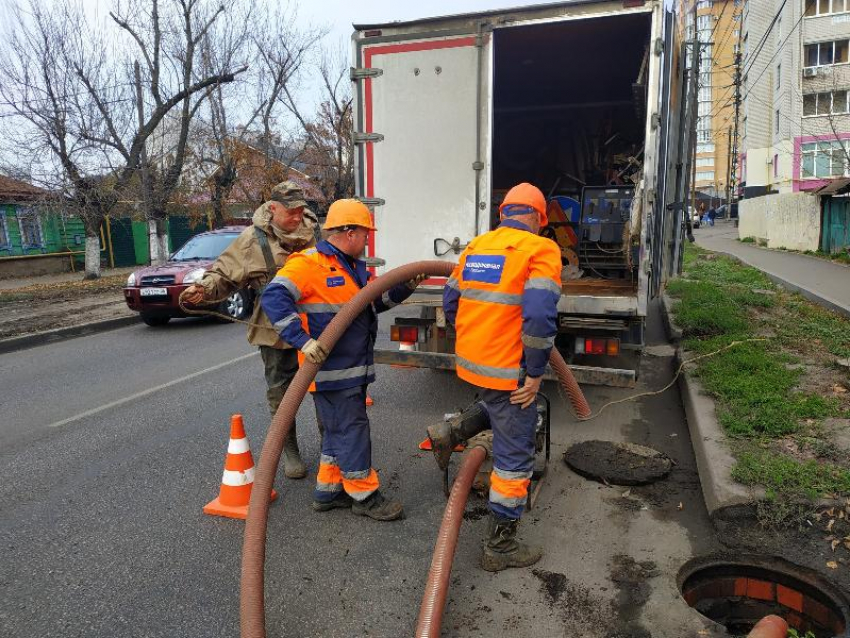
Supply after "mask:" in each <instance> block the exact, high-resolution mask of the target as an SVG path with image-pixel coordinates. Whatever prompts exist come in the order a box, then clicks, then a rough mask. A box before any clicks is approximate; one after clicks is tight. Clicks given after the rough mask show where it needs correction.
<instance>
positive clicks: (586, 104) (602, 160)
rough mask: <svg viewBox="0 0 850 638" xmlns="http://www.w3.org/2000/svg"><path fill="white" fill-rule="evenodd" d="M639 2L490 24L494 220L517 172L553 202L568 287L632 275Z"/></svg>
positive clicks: (643, 70) (610, 284)
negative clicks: (546, 19) (573, 16)
mask: <svg viewBox="0 0 850 638" xmlns="http://www.w3.org/2000/svg"><path fill="white" fill-rule="evenodd" d="M650 26H651V25H650V18H649V16H648V15H647V14H631V15H618V16H613V17H602V18H593V19H584V20H567V21H562V22H552V23H544V24H536V25H531V26H520V27H505V28H497V29H494V31H493V38H494V42H493V43H494V68H493V77H494V89H493V131H492V135H493V137H492V140H493V141H492V176H491V184H492V201H491V213H492V218H491V222H492V224H493V225H495V224H496V223H498V221H497V220H498V205H499V203H500V202H501V201H502V199H503V198H504V195H505V193H506V192H507V190H508V189H509V188H510V187H511V186H513V185H514V184H517V183H519V182H531V183H533V184H535V185H537V186H539V187H540V188H541V190H543V192H544V193H545V194H546V195H547V199H549V200H550V202H549V220H550V225H549V228H547V229H546V230H545V231H544V232H545V233H548V235H549V236H550V237H551V238H552V239H554V240H555V241H556V242H557V243H558V245H559V246H560V248H561V255H562V263H563V266H564V269H563V276H562V279H563V280H564V282H565V290H567V292H576V293H579V294H581V291H583V290H587V291H588V293H589V294H597V293H599V292H600V291H601V289H603V288H605V289H608V290H609V291H610V292H612V293H614V294H616V292H617V291H621V292H622V293H623V294H630V293H633V292H634V290H635V286H636V285H637V283H636V282H637V263H638V250H639V237H638V234H639V232H640V229H639V215H638V214H637V212H636V211H635V210H634V207H633V203H632V201H633V199H634V194H635V186H636V185H637V183H638V182H639V180H640V177H641V168H642V158H643V144H644V137H645V133H646V126H645V125H646V85H647V69H648V56H649V54H650V51H649V42H650Z"/></svg>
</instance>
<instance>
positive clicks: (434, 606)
mask: <svg viewBox="0 0 850 638" xmlns="http://www.w3.org/2000/svg"><path fill="white" fill-rule="evenodd" d="M486 458H487V450H485V449H484V448H483V447H481V446H476V447H474V448H472V449H471V450H470V451H469V454H467V455H466V459H464V461H463V464H462V465H461V466H460V470H458V473H457V477H456V478H455V482H454V484H453V485H452V492H451V494H449V502H448V503H447V504H446V511H445V513H444V514H443V522H442V523H441V524H440V532H439V533H438V534H437V544H436V546H435V547H434V556H433V557H432V558H431V569H429V570H428V582H426V583H425V593H424V594H423V595H422V606H421V607H420V608H419V620H418V621H417V622H416V634H415V635H416V638H432V637H433V636H439V635H440V628H441V626H442V624H443V608H444V607H445V606H446V596H448V594H449V578H450V577H451V575H452V561H453V559H454V555H455V548H456V547H457V537H458V536H459V535H460V522H461V519H462V518H463V511H464V509H466V499H467V497H468V496H469V490H470V489H471V488H472V481H473V480H474V479H475V475H476V474H478V470H479V468H480V467H481V464H482V463H483V462H484V459H486Z"/></svg>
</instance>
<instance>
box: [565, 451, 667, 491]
mask: <svg viewBox="0 0 850 638" xmlns="http://www.w3.org/2000/svg"><path fill="white" fill-rule="evenodd" d="M564 461H566V463H567V465H569V466H570V469H572V470H573V472H575V473H576V474H578V475H580V476H583V477H585V478H589V479H592V480H594V481H599V482H601V483H610V484H611V485H646V484H648V483H653V482H655V481H658V480H660V479H663V478H664V477H665V476H667V475H668V474H669V473H670V470H671V469H672V467H673V462H672V461H671V460H670V458H669V457H668V456H667V455H666V454H664V453H663V452H659V451H658V450H653V449H652V448H649V447H644V446H643V445H635V444H634V443H614V442H613V441H582V442H581V443H576V444H575V445H571V446H570V448H569V449H568V450H567V451H566V452H564Z"/></svg>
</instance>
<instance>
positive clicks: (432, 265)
mask: <svg viewBox="0 0 850 638" xmlns="http://www.w3.org/2000/svg"><path fill="white" fill-rule="evenodd" d="M453 269H454V264H452V263H449V262H444V261H418V262H414V263H411V264H407V265H404V266H400V267H398V268H394V269H393V270H391V271H389V272H387V273H386V274H384V275H383V276H381V277H378V278H377V279H374V280H373V281H371V282H370V283H369V284H367V285H366V287H364V288H363V289H362V290H360V292H358V293H357V294H356V295H355V296H354V297H353V298H352V299H351V301H349V302H348V303H346V304H345V306H343V308H342V309H341V310H340V312H339V313H338V314H337V315H336V316H335V317H334V318H333V320H332V321H331V322H330V323H329V324H328V326H327V328H325V330H324V332H323V333H322V334H321V335H320V337H319V341H320V342H321V344H322V345H323V346H324V347H325V350H327V351H331V350H332V349H333V347H334V345H336V342H337V340H339V338H340V337H341V336H342V334H343V333H344V332H345V330H346V329H347V328H348V325H349V324H350V323H351V322H352V321H353V320H354V319H355V318H356V317H357V316H358V315H359V314H360V313H361V312H363V310H364V309H365V308H366V307H367V306H368V305H369V304H371V303H372V302H373V301H374V300H375V299H377V298H378V297H380V296H381V295H382V294H383V293H384V292H386V291H388V290H389V289H390V288H392V287H393V286H395V285H397V284H400V283H403V282H405V281H408V280H410V279H412V278H413V277H415V276H416V275H419V274H425V275H430V276H436V277H448V276H449V275H450V274H451V272H452V270H453ZM552 352H553V355H552V361H553V362H554V364H553V368H556V372H557V373H558V376H559V377H560V378H562V379H564V378H566V381H565V382H564V385H565V389H566V390H567V391H568V392H569V393H570V397H571V399H570V400H571V401H572V402H573V406H576V405H577V402H578V405H581V404H582V403H583V405H585V406H586V405H587V402H586V401H585V400H584V397H583V396H581V398H580V400H579V399H578V398H574V395H575V394H577V395H579V396H580V395H581V390H580V389H579V387H578V384H577V383H576V381H575V378H574V377H573V376H572V373H571V372H570V371H569V369H568V368H567V367H566V364H565V363H563V359H562V358H561V356H560V354H558V353H557V351H556V350H554V349H553V350H552ZM557 360H560V363H558V362H557ZM556 366H557V367H556ZM558 367H560V368H561V370H560V372H558ZM318 371H319V366H318V365H316V364H314V363H310V362H309V361H305V362H304V363H303V364H302V365H301V367H300V368H299V369H298V372H297V373H296V375H295V377H294V378H293V379H292V382H291V383H290V384H289V387H288V388H287V390H286V394H284V396H283V400H282V401H281V402H280V406H279V407H278V409H277V412H276V413H275V415H274V417H272V422H271V425H270V426H269V431H268V434H267V435H266V441H265V443H264V444H263V450H262V453H261V454H260V460H259V463H258V464H257V468H256V474H255V476H254V487H253V489H252V491H251V500H250V502H249V505H248V518H247V520H246V521H245V538H244V540H243V543H242V578H241V598H240V625H241V635H242V638H265V636H266V628H265V600H264V583H265V573H264V568H265V560H266V530H267V526H268V515H269V501H270V499H269V496H270V495H271V489H272V483H273V482H274V477H275V474H277V469H278V465H279V463H280V455H281V452H282V450H283V442H284V440H285V439H286V435H287V434H288V433H289V430H290V428H291V427H292V423H293V421H294V420H295V413H296V412H297V411H298V407H299V406H300V405H301V401H302V400H303V399H304V395H305V394H306V393H307V389H308V388H309V387H310V383H311V382H312V381H313V379H314V378H315V376H316V373H317V372H318ZM562 375H565V377H562ZM570 378H571V379H572V381H571V383H570V382H569V379H570ZM587 412H588V413H589V412H590V409H589V408H588V409H587ZM468 491H469V490H468V489H467V492H468ZM461 513H462V509H461ZM459 521H460V517H458V525H459ZM453 554H454V548H453V547H452V554H451V556H449V561H448V565H447V569H448V570H450V569H451V557H452V556H453ZM432 568H433V566H432ZM444 603H445V596H443V604H444ZM439 612H440V614H442V606H441V607H440V608H439Z"/></svg>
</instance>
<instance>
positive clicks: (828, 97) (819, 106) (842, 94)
mask: <svg viewBox="0 0 850 638" xmlns="http://www.w3.org/2000/svg"><path fill="white" fill-rule="evenodd" d="M847 94H848V92H847V91H846V90H842V91H832V92H830V93H810V94H808V95H804V96H803V117H815V116H818V115H830V114H832V115H841V114H843V113H848V112H850V108H848V103H847V98H848V95H847Z"/></svg>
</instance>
